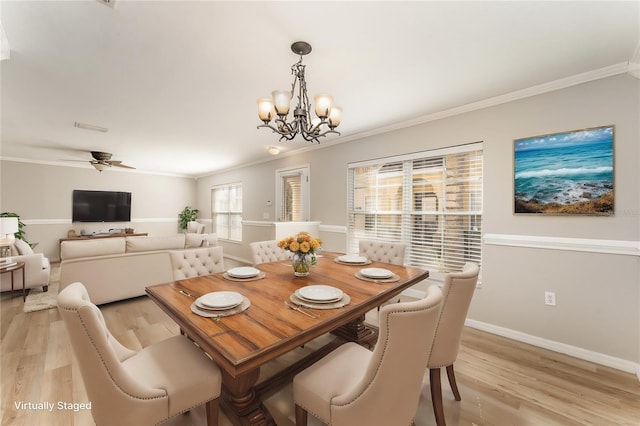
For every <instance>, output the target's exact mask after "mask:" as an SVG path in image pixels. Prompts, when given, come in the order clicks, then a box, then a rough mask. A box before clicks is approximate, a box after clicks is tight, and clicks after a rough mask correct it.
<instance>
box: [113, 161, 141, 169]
mask: <svg viewBox="0 0 640 426" xmlns="http://www.w3.org/2000/svg"><path fill="white" fill-rule="evenodd" d="M108 163H109V164H111V165H112V166H113V167H123V168H125V169H135V167H132V166H127V165H126V164H122V161H109V162H108Z"/></svg>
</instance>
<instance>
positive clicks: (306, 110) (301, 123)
mask: <svg viewBox="0 0 640 426" xmlns="http://www.w3.org/2000/svg"><path fill="white" fill-rule="evenodd" d="M291 50H292V51H293V53H295V54H297V55H300V60H299V61H298V62H296V63H295V64H293V65H292V66H291V73H292V74H293V76H294V78H293V83H292V84H291V91H287V90H275V91H274V92H272V96H273V98H260V99H258V116H259V117H260V120H262V122H263V123H264V124H262V125H260V126H258V128H260V127H268V128H269V129H271V130H273V131H274V132H275V133H277V134H279V135H280V140H289V141H290V140H292V139H293V138H295V137H296V135H298V133H299V134H300V135H302V137H303V138H304V140H306V141H308V142H315V143H320V141H319V140H318V138H319V137H323V136H326V135H327V134H329V133H335V134H337V135H340V133H339V132H337V131H336V130H335V128H336V127H338V125H339V124H340V116H341V114H342V108H340V107H337V106H334V105H333V97H332V96H330V95H326V94H321V95H316V96H315V98H314V100H315V113H316V118H314V119H313V120H312V119H311V104H310V103H309V97H308V96H307V82H306V80H305V77H304V69H305V65H303V64H302V56H304V55H307V54H309V53H310V52H311V45H310V44H309V43H307V42H304V41H297V42H295V43H293V44H292V45H291ZM296 86H297V90H298V92H297V97H298V101H297V104H296V107H295V108H294V110H293V120H290V118H289V117H288V114H289V109H290V107H291V98H292V96H293V94H294V93H296ZM276 115H277V117H276ZM271 120H274V121H273V125H272V124H269V123H270V122H271ZM288 120H289V121H288ZM323 125H324V126H327V127H328V128H329V129H328V130H326V128H325V129H324V131H323V128H322V126H323Z"/></svg>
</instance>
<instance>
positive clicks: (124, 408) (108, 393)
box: [58, 283, 222, 426]
mask: <svg viewBox="0 0 640 426" xmlns="http://www.w3.org/2000/svg"><path fill="white" fill-rule="evenodd" d="M58 309H59V310H60V314H61V315H62V319H63V320H64V323H65V325H66V328H67V331H68V333H69V340H70V341H71V347H72V349H73V352H74V354H75V358H76V360H77V362H78V365H79V367H80V373H81V375H82V380H83V382H84V385H85V388H86V390H87V396H88V398H89V401H91V414H92V415H93V419H94V421H95V423H96V424H97V425H100V426H105V425H118V426H121V425H135V426H143V425H155V424H158V423H159V422H162V421H164V420H166V419H168V418H170V417H173V416H175V415H178V414H180V413H184V412H186V411H189V410H190V409H192V408H194V407H197V406H199V405H202V404H205V403H206V404H207V406H206V412H207V424H208V425H209V426H215V425H217V424H218V406H219V400H218V398H219V396H220V387H221V381H222V379H221V374H220V369H219V368H218V366H217V365H215V363H214V362H213V361H212V360H211V359H209V357H207V356H206V355H205V354H204V352H202V351H201V350H200V349H199V348H197V347H196V346H195V345H194V344H193V343H192V342H191V341H189V340H188V339H187V338H186V337H184V336H174V337H171V338H169V339H166V340H164V341H162V342H159V343H156V344H154V345H151V346H147V347H146V348H144V349H143V350H141V351H140V352H137V353H136V352H134V351H132V350H129V349H127V348H125V347H124V346H122V345H121V344H120V342H118V341H117V340H116V339H115V338H114V337H113V336H112V335H111V334H110V333H109V330H108V329H107V327H106V325H105V322H104V318H103V317H102V313H101V312H100V310H99V309H98V307H97V306H96V305H94V304H93V303H91V301H90V300H89V296H88V294H87V291H86V289H85V288H84V286H83V285H82V284H81V283H73V284H71V285H69V286H67V287H65V288H64V289H63V290H62V291H61V292H60V293H59V294H58Z"/></svg>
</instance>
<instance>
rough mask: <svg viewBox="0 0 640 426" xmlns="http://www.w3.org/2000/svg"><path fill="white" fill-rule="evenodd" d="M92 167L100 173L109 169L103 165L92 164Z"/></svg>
mask: <svg viewBox="0 0 640 426" xmlns="http://www.w3.org/2000/svg"><path fill="white" fill-rule="evenodd" d="M91 165H92V166H93V167H94V168H95V169H96V170H97V171H99V172H102V171H103V170H106V169H108V168H109V166H108V165H106V164H102V163H91Z"/></svg>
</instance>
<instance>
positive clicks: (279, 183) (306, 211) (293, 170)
mask: <svg viewBox="0 0 640 426" xmlns="http://www.w3.org/2000/svg"><path fill="white" fill-rule="evenodd" d="M298 175H299V176H300V205H299V206H298V207H299V209H300V216H301V218H300V221H302V222H306V221H309V218H310V212H311V196H310V189H309V188H310V182H309V181H310V175H311V171H310V167H309V164H303V165H300V166H294V167H287V168H282V169H277V170H276V220H278V221H284V220H285V219H286V218H285V217H284V211H283V202H284V190H285V188H284V182H285V178H287V177H291V176H298Z"/></svg>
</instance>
